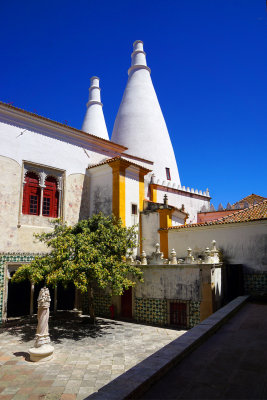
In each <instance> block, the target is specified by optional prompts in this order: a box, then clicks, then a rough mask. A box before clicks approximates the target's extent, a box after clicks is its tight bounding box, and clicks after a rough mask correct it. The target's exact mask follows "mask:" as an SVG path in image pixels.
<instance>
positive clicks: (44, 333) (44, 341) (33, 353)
mask: <svg viewBox="0 0 267 400" xmlns="http://www.w3.org/2000/svg"><path fill="white" fill-rule="evenodd" d="M37 302H38V313H37V318H38V325H37V330H36V335H35V343H34V347H33V348H31V349H29V353H30V360H31V361H48V360H51V358H52V354H53V351H54V347H53V346H51V345H50V337H49V333H48V321H49V307H50V302H51V298H50V293H49V290H48V288H47V287H43V288H42V289H41V290H40V293H39V296H38V299H37Z"/></svg>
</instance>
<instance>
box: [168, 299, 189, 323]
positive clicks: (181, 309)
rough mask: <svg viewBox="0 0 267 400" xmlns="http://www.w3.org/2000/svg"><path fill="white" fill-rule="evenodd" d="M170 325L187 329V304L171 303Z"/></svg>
mask: <svg viewBox="0 0 267 400" xmlns="http://www.w3.org/2000/svg"><path fill="white" fill-rule="evenodd" d="M170 324H171V325H175V326H177V327H179V328H186V327H187V315H186V303H175V302H173V303H170Z"/></svg>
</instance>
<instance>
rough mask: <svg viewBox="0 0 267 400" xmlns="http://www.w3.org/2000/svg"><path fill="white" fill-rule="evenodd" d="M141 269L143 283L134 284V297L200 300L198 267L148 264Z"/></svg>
mask: <svg viewBox="0 0 267 400" xmlns="http://www.w3.org/2000/svg"><path fill="white" fill-rule="evenodd" d="M142 269H143V272H144V275H143V278H144V283H137V284H136V287H135V296H136V297H142V298H156V299H179V300H192V301H199V300H200V295H201V293H200V285H201V282H200V271H199V268H191V267H189V266H186V267H181V266H177V265H176V266H168V265H164V266H159V265H157V266H153V265H149V266H147V267H143V268H142Z"/></svg>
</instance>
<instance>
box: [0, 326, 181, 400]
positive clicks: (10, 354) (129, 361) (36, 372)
mask: <svg viewBox="0 0 267 400" xmlns="http://www.w3.org/2000/svg"><path fill="white" fill-rule="evenodd" d="M35 329H36V323H29V322H25V323H24V324H21V325H16V326H13V327H9V328H8V327H7V328H4V329H1V331H0V332H1V333H0V365H1V368H0V400H1V399H2V400H4V399H5V400H11V399H12V400H37V399H42V400H45V399H47V400H57V399H62V400H75V399H77V400H80V399H84V398H85V397H86V396H88V395H90V394H92V393H94V392H95V391H97V390H98V389H99V388H100V387H102V386H104V385H106V384H107V383H108V382H110V381H111V380H113V379H114V378H115V377H117V376H118V375H120V374H122V373H123V372H125V371H127V370H128V369H130V368H131V367H133V366H134V365H136V364H137V363H139V362H140V361H142V360H143V359H144V358H146V357H148V356H149V355H151V354H152V353H154V352H155V351H157V350H158V349H160V348H161V347H163V346H165V345H166V344H168V343H169V342H170V341H172V340H173V339H176V338H177V337H179V336H181V335H182V334H183V333H184V332H185V331H177V330H171V329H164V328H158V327H151V326H147V325H140V324H134V323H128V322H121V321H113V320H108V319H98V320H97V324H96V325H95V326H94V327H93V326H91V325H88V324H84V323H83V322H82V321H79V322H78V321H76V322H73V321H53V320H52V321H51V322H50V336H51V340H52V342H53V343H52V344H53V345H54V347H55V351H54V358H53V360H51V361H48V362H46V363H33V362H30V361H29V360H28V353H27V352H28V349H29V348H30V347H32V346H33V343H34V334H35Z"/></svg>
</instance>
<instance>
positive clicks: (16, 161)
mask: <svg viewBox="0 0 267 400" xmlns="http://www.w3.org/2000/svg"><path fill="white" fill-rule="evenodd" d="M14 115H15V116H16V112H15V111H14ZM15 116H14V119H12V118H13V117H11V116H10V115H8V116H7V115H6V114H2V112H1V115H0V140H1V148H0V153H1V155H0V172H1V173H0V184H1V190H0V233H1V237H2V240H1V241H0V251H3V252H4V251H9V252H38V251H45V250H46V247H45V246H44V245H43V244H41V243H39V242H38V241H36V240H34V238H33V233H40V232H47V231H49V230H51V229H52V228H51V224H50V222H49V221H50V219H49V218H46V217H43V216H30V215H21V202H22V195H23V193H22V192H23V191H22V188H23V186H22V179H23V171H22V166H23V162H24V161H25V162H30V163H33V164H38V165H43V166H44V168H45V167H51V168H56V169H60V170H62V174H63V176H64V187H63V204H62V209H63V217H64V219H65V220H66V221H67V222H68V223H70V224H74V223H76V222H77V221H78V220H79V219H80V218H86V217H88V216H89V201H90V188H89V180H88V175H87V173H86V168H87V167H88V164H89V165H90V164H95V163H97V162H100V161H102V160H103V159H106V158H107V157H112V156H114V155H115V153H114V154H113V153H112V151H109V153H107V150H106V149H103V148H102V147H101V144H100V145H99V147H98V144H97V143H94V146H93V145H92V144H89V143H88V140H87V138H86V137H84V140H83V139H81V138H74V137H72V136H71V135H69V134H67V131H66V129H67V128H66V129H65V128H61V127H57V126H55V127H54V126H52V125H49V123H48V124H46V125H42V121H40V122H39V121H36V120H35V119H34V118H31V117H30V116H21V115H20V116H19V117H18V119H16V118H15ZM107 168H108V169H109V170H110V171H111V168H110V167H107ZM103 182H104V181H103ZM107 183H108V187H109V189H108V190H109V193H110V196H111V202H112V179H111V180H109V181H108V182H107ZM109 210H111V205H110V204H109Z"/></svg>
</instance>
